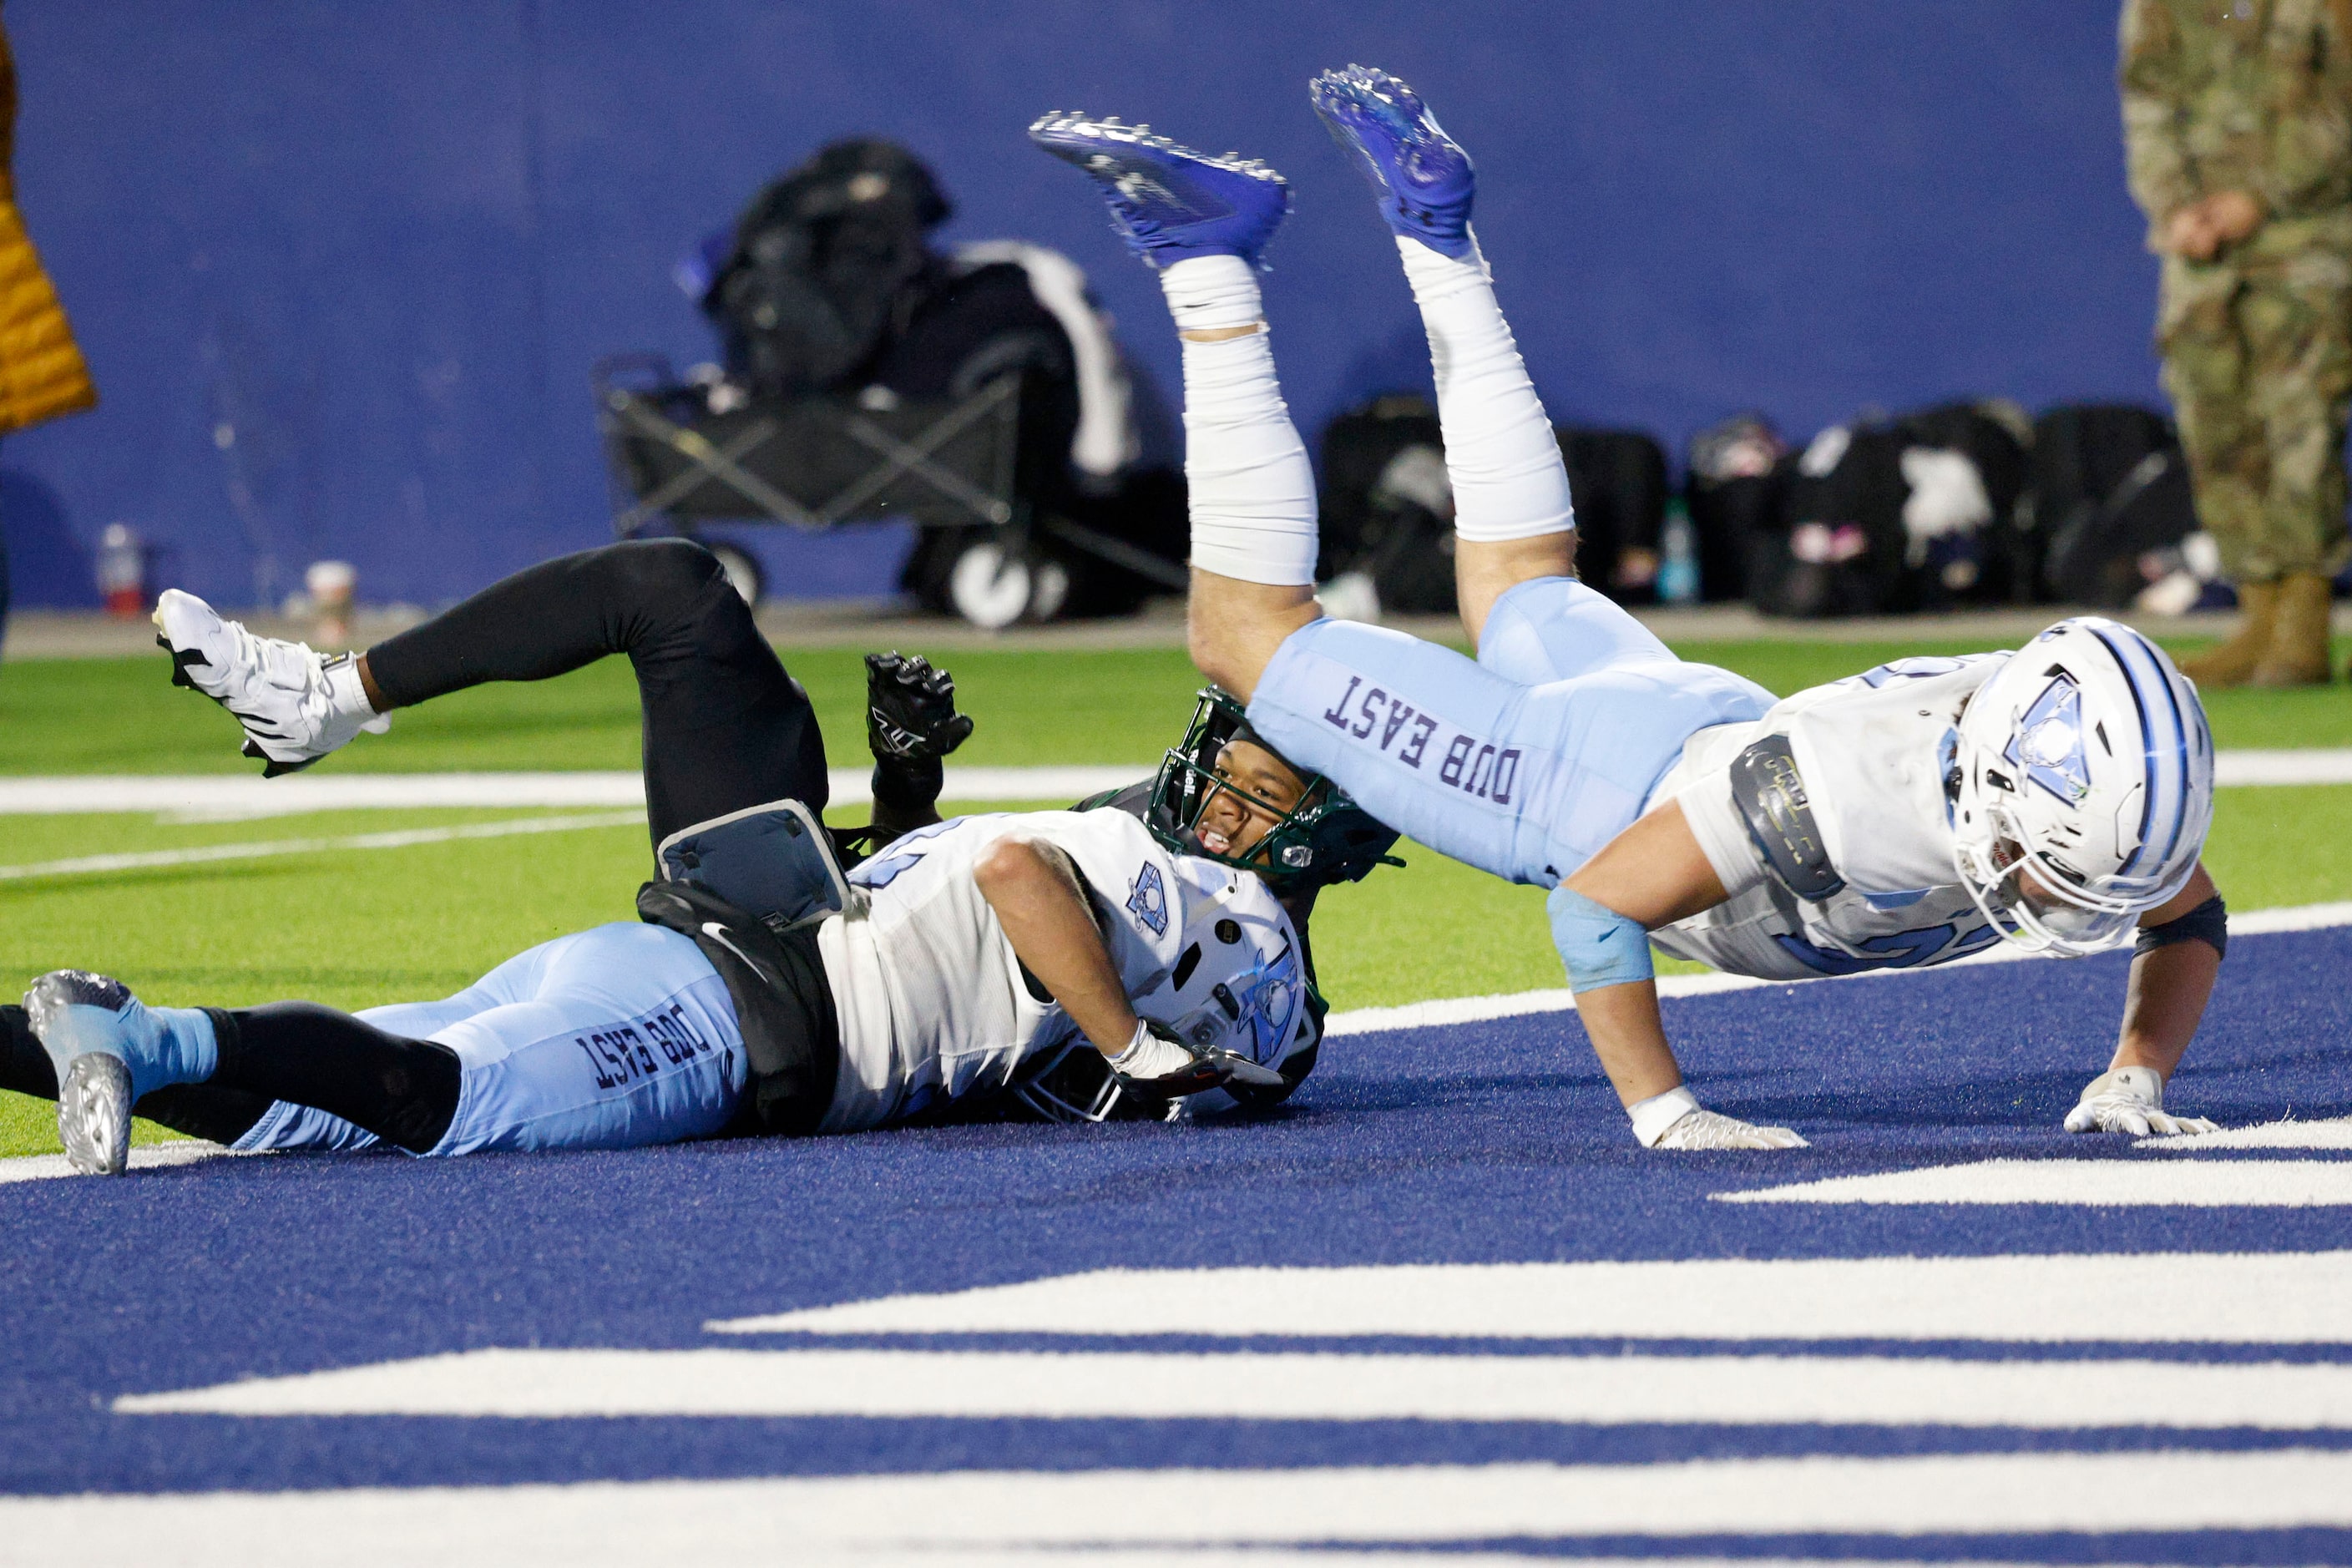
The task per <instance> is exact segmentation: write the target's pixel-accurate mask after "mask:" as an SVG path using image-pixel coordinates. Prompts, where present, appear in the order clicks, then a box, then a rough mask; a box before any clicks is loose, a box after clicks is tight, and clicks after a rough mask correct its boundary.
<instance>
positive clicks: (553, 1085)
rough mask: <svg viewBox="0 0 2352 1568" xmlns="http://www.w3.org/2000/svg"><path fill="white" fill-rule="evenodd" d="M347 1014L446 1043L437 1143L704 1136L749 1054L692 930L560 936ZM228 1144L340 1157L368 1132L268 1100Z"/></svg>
mask: <svg viewBox="0 0 2352 1568" xmlns="http://www.w3.org/2000/svg"><path fill="white" fill-rule="evenodd" d="M359 1016H361V1017H362V1018H363V1019H365V1020H366V1021H367V1022H369V1023H371V1024H373V1025H374V1026H376V1027H377V1028H379V1029H383V1030H385V1031H387V1032H388V1033H391V1034H394V1035H404V1036H406V1037H409V1038H411V1039H426V1040H437V1041H439V1042H440V1043H441V1044H443V1045H445V1046H447V1047H449V1048H450V1049H451V1050H453V1051H455V1052H457V1059H458V1062H459V1064H460V1065H461V1067H462V1069H463V1077H462V1079H460V1082H459V1088H458V1091H457V1117H456V1119H455V1120H453V1121H451V1122H450V1124H449V1131H448V1133H447V1135H446V1137H444V1138H443V1139H442V1140H441V1142H439V1143H437V1144H436V1145H435V1146H434V1148H433V1151H432V1152H434V1153H435V1154H471V1153H474V1152H478V1151H480V1150H485V1149H630V1148H637V1147H640V1146H643V1145H646V1144H649V1143H675V1142H679V1141H681V1140H684V1139H688V1138H704V1137H709V1135H710V1134H712V1133H714V1132H717V1131H719V1130H720V1129H721V1128H723V1127H725V1126H726V1125H727V1121H728V1119H729V1118H730V1117H731V1116H732V1115H733V1114H734V1111H735V1101H736V1097H737V1095H738V1094H740V1092H741V1090H742V1088H743V1079H744V1076H745V1072H746V1068H747V1065H748V1064H747V1062H746V1059H745V1058H744V1055H743V1037H742V1034H741V1032H740V1030H739V1029H738V1028H737V1027H736V1023H735V1005H734V1004H733V1002H732V1001H730V999H729V997H728V994H727V985H726V983H725V982H724V981H722V980H720V979H719V973H718V971H716V970H714V969H712V968H711V967H710V963H709V961H708V960H707V959H705V958H704V957H703V956H702V954H701V953H700V952H698V951H697V950H696V948H695V945H694V942H693V941H692V940H691V939H689V938H688V937H685V936H682V935H680V934H679V933H678V932H677V931H666V930H664V929H663V928H661V927H659V926H650V925H642V924H615V925H604V926H598V927H596V928H595V929H593V931H578V932H575V933H573V934H572V935H571V936H560V937H557V938H556V939H555V940H554V941H552V942H541V943H540V945H539V946H537V947H534V948H532V949H531V950H530V952H521V953H518V954H516V955H515V956H514V957H512V958H509V959H508V960H507V961H506V962H505V963H501V964H499V966H498V967H497V968H496V969H493V970H491V971H490V972H489V973H488V974H486V975H484V976H483V977H482V978H481V979H480V981H478V983H476V984H472V985H469V986H467V988H466V989H465V990H463V991H460V992H459V993H457V994H456V995H455V996H452V997H450V998H449V999H448V1000H447V1001H446V1002H407V1003H401V1004H398V1005H394V1006H390V1007H371V1008H369V1009H367V1010H366V1011H365V1012H363V1013H362V1014H360V1015H359ZM376 1146H377V1140H376V1138H375V1137H374V1135H373V1134H372V1133H369V1132H366V1131H362V1130H361V1129H359V1128H357V1127H354V1126H352V1124H351V1123H350V1122H348V1121H343V1120H341V1118H340V1117H334V1116H330V1115H328V1114H327V1113H326V1112H324V1111H322V1110H312V1109H311V1108H310V1107H308V1106H300V1105H293V1104H289V1103H288V1102H286V1101H284V1100H280V1101H279V1102H278V1103H277V1104H275V1105H273V1106H271V1107H270V1108H269V1110H268V1111H267V1112H265V1113H264V1114H263V1116H262V1118H261V1120H260V1121H257V1122H256V1123H255V1124H254V1125H253V1127H252V1128H251V1129H250V1130H249V1131H247V1133H246V1134H245V1136H244V1137H242V1138H240V1139H238V1140H237V1141H236V1147H237V1148H239V1149H307V1150H314V1151H344V1152H349V1151H353V1150H360V1149H372V1148H374V1147H376Z"/></svg>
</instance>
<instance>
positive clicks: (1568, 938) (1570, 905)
mask: <svg viewBox="0 0 2352 1568" xmlns="http://www.w3.org/2000/svg"><path fill="white" fill-rule="evenodd" d="M1544 908H1545V910H1547V911H1548V912H1549V914H1550V916H1551V939H1552V941H1553V942H1554V943H1555V944H1557V945H1558V947H1559V957H1560V962H1561V963H1564V964H1566V965H1567V966H1568V988H1569V989H1570V991H1572V992H1575V993H1577V994H1583V993H1585V992H1587V991H1598V990H1600V989H1601V987H1602V986H1604V985H1626V984H1632V983H1633V982H1634V981H1637V980H1647V979H1650V978H1651V977H1652V976H1653V975H1654V973H1656V972H1655V971H1654V969H1652V967H1651V965H1650V933H1649V932H1648V931H1644V930H1643V929H1642V923H1641V922H1640V921H1635V920H1630V919H1628V918H1626V917H1625V916H1623V915H1621V914H1619V913H1618V912H1617V911H1616V910H1612V909H1611V908H1609V907H1608V906H1607V905H1605V904H1599V903H1595V902H1594V901H1593V900H1591V899H1588V898H1586V897H1585V896H1584V895H1583V894H1582V893H1579V892H1575V891H1573V890H1571V889H1570V888H1569V886H1568V884H1567V883H1565V882H1563V883H1561V884H1560V885H1559V887H1557V888H1554V889H1552V890H1551V897H1550V898H1549V899H1547V900H1544Z"/></svg>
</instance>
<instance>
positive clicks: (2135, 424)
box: [2031, 404, 2197, 609]
mask: <svg viewBox="0 0 2352 1568" xmlns="http://www.w3.org/2000/svg"><path fill="white" fill-rule="evenodd" d="M2033 429H2034V437H2033V460H2032V487H2031V496H2032V501H2031V505H2032V524H2033V526H2032V534H2033V536H2034V538H2035V540H2036V542H2037V543H2038V545H2039V546H2040V550H2041V562H2040V566H2041V571H2040V578H2041V584H2042V587H2043V588H2044V589H2045V590H2046V591H2047V592H2048V593H2049V594H2050V595H2052V596H2053V597H2055V598H2058V599H2060V600H2063V601H2064V602H2066V603H2068V604H2075V605H2097V606H2100V607H2103V608H2108V609H2121V608H2123V607H2124V606H2125V605H2129V604H2130V603H2131V602H2132V599H2133V596H2134V595H2137V594H2138V592H2139V591H2140V590H2141V589H2142V588H2144V587H2146V586H2147V574H2145V573H2143V571H2142V570H2141V567H2140V558H2141V557H2142V556H2143V555H2148V554H2153V553H2157V552H2163V551H2166V550H2168V549H2170V548H2172V547H2175V546H2178V545H2179V543H2180V542H2181V541H2182V540H2184V539H2186V538H2188V537H2189V535H2190V534H2191V533H2194V532H2195V531H2197V509H2196V506H2195V504H2194V502H2193V501H2192V500H2190V497H2189V468H2188V464H2187V462H2186V461H2185V460H2184V459H2183V458H2182V457H2181V452H2180V442H2179V437H2176V436H2175V435H2174V433H2173V429H2172V422H2171V421H2170V420H2168V419H2167V418H2165V416H2163V415H2161V414H2158V413H2157V412H2156V411H2155V410H2153V409H2149V408H2141V407H2137V406H2135V405H2130V404H2074V405H2067V406H2063V407H2059V408H2053V409H2051V410H2050V411H2049V412H2048V413H2046V414H2044V415H2042V417H2041V418H2040V419H2038V420H2036V421H2035V422H2034V426H2033Z"/></svg>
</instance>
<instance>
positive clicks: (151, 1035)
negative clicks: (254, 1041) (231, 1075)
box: [123, 1002, 220, 1099]
mask: <svg viewBox="0 0 2352 1568" xmlns="http://www.w3.org/2000/svg"><path fill="white" fill-rule="evenodd" d="M142 1015H144V1022H145V1027H146V1030H147V1040H146V1048H145V1049H144V1050H141V1051H133V1052H132V1053H131V1092H132V1097H133V1098H134V1099H135V1098H136V1097H137V1096H139V1095H142V1094H145V1093H147V1092H148V1091H149V1090H150V1089H163V1088H165V1087H166V1086H168V1085H171V1084H175V1083H202V1082H204V1081H205V1079H208V1078H210V1077H212V1076H213V1074H214V1072H215V1071H216V1070H217V1069H218V1068H219V1067H220V1041H219V1038H218V1037H217V1036H216V1035H215V1033H214V1030H213V1020H212V1016H211V1015H210V1014H208V1013H206V1012H205V1010H204V1009H203V1008H201V1007H150V1006H148V1005H145V1004H144V1003H138V1002H134V1003H132V1004H131V1016H130V1017H128V1018H125V1019H124V1020H123V1022H124V1024H125V1026H127V1028H128V1030H129V1031H130V1033H131V1037H132V1038H133V1039H137V1038H139V1036H140V1033H141V1025H140V1019H141V1016H142ZM142 1058H143V1059H142Z"/></svg>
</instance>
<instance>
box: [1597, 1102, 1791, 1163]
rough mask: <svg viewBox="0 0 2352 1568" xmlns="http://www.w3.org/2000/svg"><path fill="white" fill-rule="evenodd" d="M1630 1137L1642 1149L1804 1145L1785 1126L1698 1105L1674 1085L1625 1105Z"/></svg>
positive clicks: (1765, 1147)
mask: <svg viewBox="0 0 2352 1568" xmlns="http://www.w3.org/2000/svg"><path fill="white" fill-rule="evenodd" d="M1625 1114H1626V1115H1628V1116H1630V1117H1632V1118H1633V1137H1634V1139H1635V1141H1636V1142H1639V1143H1640V1144H1641V1145H1642V1147H1643V1148H1644V1149H1803V1148H1807V1147H1809V1145H1808V1144H1807V1143H1806V1142H1805V1141H1804V1140H1803V1139H1802V1138H1800V1137H1798V1136H1797V1134H1796V1133H1795V1132H1794V1131H1791V1130H1790V1129H1789V1128H1786V1127H1759V1126H1757V1125H1756V1124H1754V1123H1753V1122H1748V1121H1740V1120H1739V1118H1738V1117H1736V1116H1726V1115H1724V1114H1722V1113H1721V1112H1720V1111H1714V1110H1702V1109H1700V1107H1699V1103H1698V1097H1697V1096H1696V1095H1694V1094H1693V1093H1691V1091H1690V1090H1689V1089H1684V1088H1680V1087H1676V1088H1674V1089H1668V1090H1666V1092H1665V1093H1664V1094H1654V1095H1652V1096H1651V1097H1650V1098H1649V1099H1647V1100H1638V1101H1636V1102H1635V1103H1633V1104H1632V1105H1629V1106H1627V1107H1626V1108H1625Z"/></svg>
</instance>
